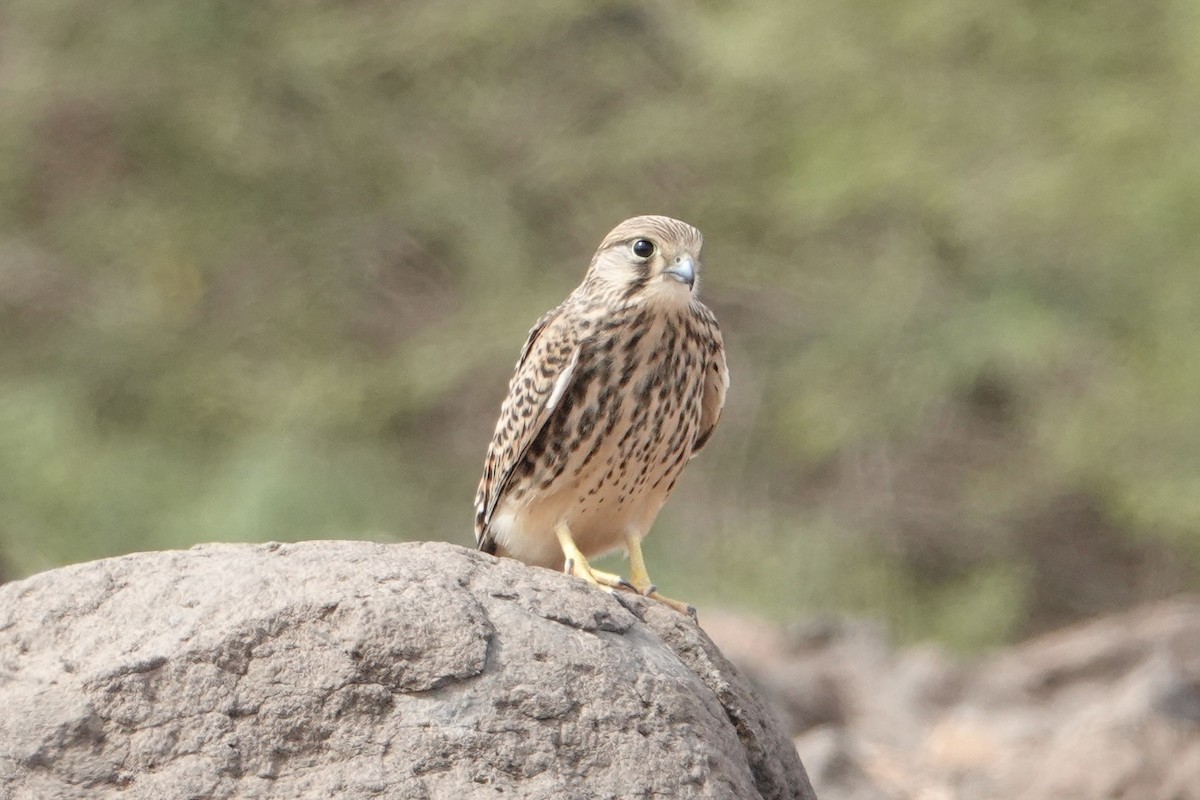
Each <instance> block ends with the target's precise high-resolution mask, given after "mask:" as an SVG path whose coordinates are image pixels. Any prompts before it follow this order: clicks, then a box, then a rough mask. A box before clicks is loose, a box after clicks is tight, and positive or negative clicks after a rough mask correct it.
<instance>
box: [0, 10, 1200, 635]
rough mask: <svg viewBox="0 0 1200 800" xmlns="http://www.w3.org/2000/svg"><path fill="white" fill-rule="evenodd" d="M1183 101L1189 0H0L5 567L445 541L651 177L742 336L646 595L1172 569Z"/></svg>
mask: <svg viewBox="0 0 1200 800" xmlns="http://www.w3.org/2000/svg"><path fill="white" fill-rule="evenodd" d="M1198 98H1200V6H1197V5H1196V4H1195V3H1192V2H1185V1H1184V0H1178V1H1177V2H1171V1H1170V0H1148V2H1143V3H1127V2H1117V1H1116V0H1089V1H1086V2H1071V3H1067V2H1038V3H1034V2H999V1H998V0H983V2H977V3H961V2H955V1H954V0H925V1H923V2H865V1H860V2H844V1H843V0H836V1H835V0H806V1H805V2H800V3H788V2H778V3H774V2H764V1H763V0H758V1H757V2H756V1H753V0H751V1H749V2H739V3H733V2H652V3H634V2H591V1H590V0H589V1H588V2H583V1H582V0H580V1H579V2H572V0H553V2H528V3H499V2H482V3H480V2H455V1H453V0H437V1H436V2H434V1H433V0H412V1H410V2H401V3H395V2H382V0H359V2H316V1H315V0H313V1H312V2H297V1H296V0H277V1H276V2H246V0H227V1H224V2H222V1H217V0H188V2H173V3H153V2H136V1H135V0H110V1H109V2H105V3H94V2H84V0H8V2H6V3H4V5H3V6H2V7H0V570H2V571H3V572H4V574H5V575H6V576H7V577H9V578H13V577H19V576H22V575H25V574H29V573H31V572H33V571H36V570H41V569H46V568H50V567H53V566H56V565H59V564H64V563H69V562H73V561H79V560H84V559H90V558H96V557H101V556H107V555H112V554H118V553H125V552H130V551H135V550H145V549H157V548H169V547H185V546H188V545H190V544H192V543H195V542H199V541H210V540H267V539H312V538H327V537H340V538H371V539H377V540H382V541H388V540H393V539H448V540H450V541H455V542H460V543H463V544H468V543H470V542H472V535H471V502H472V496H473V493H474V488H475V484H476V481H477V480H478V474H479V470H480V466H481V463H482V456H483V451H484V448H485V446H486V444H487V440H488V438H489V436H490V432H491V427H492V425H493V422H494V419H495V414H496V411H497V410H498V407H499V402H500V400H501V398H502V396H503V394H504V390H505V383H506V381H507V379H508V375H509V374H510V371H511V368H512V363H513V361H514V359H515V357H516V354H517V351H518V349H519V347H520V345H521V343H522V341H523V340H524V335H525V332H526V331H527V330H528V328H529V326H530V324H531V323H532V322H533V320H534V319H536V318H537V316H538V315H539V314H540V313H541V312H542V311H544V310H545V309H547V308H549V307H551V306H553V305H555V304H556V303H557V302H558V301H559V300H561V299H562V297H563V296H565V295H566V293H567V292H569V291H570V290H571V288H573V286H574V285H575V284H576V283H577V282H578V280H579V278H580V277H581V275H582V273H583V270H584V268H585V267H586V264H587V260H588V258H589V257H590V255H591V252H592V251H593V249H594V248H595V246H596V244H597V243H598V242H599V240H600V239H601V237H602V236H603V235H604V234H605V233H606V232H607V231H608V229H609V228H611V227H612V226H613V225H614V224H616V223H617V222H619V221H620V220H621V219H623V218H625V217H627V216H632V215H634V214H641V213H663V214H669V215H672V216H676V217H680V218H682V219H685V220H687V221H689V222H692V223H694V224H695V225H697V226H698V227H700V228H701V229H702V230H703V231H704V233H705V235H706V245H705V250H704V253H705V267H706V271H705V274H704V282H703V287H702V289H703V295H704V297H705V299H706V301H707V302H709V304H710V305H711V306H712V307H713V308H714V310H715V311H716V312H717V314H718V317H719V318H720V320H721V323H722V326H723V329H724V330H725V336H726V342H727V345H728V350H729V361H730V368H731V371H732V375H733V387H732V389H731V392H730V397H729V404H728V406H727V409H726V417H725V420H724V422H723V424H722V425H721V427H720V428H719V429H718V431H717V433H716V435H715V437H714V439H713V441H712V443H711V445H710V446H709V448H708V449H707V450H706V452H705V453H704V455H703V456H702V457H701V458H699V459H697V460H696V461H695V462H693V464H692V466H691V468H690V469H689V471H688V473H687V474H686V476H685V479H684V480H683V481H682V483H681V486H680V488H679V490H678V491H677V493H676V495H675V496H674V497H673V498H672V501H671V502H670V503H669V504H668V506H667V509H666V510H665V511H664V513H663V515H662V516H661V517H660V519H659V523H658V525H657V527H656V530H655V533H654V534H653V535H652V536H651V537H650V539H649V540H648V541H647V545H648V548H649V553H648V557H649V559H650V566H651V573H652V574H653V575H654V577H655V578H656V580H657V582H658V583H659V584H660V585H661V586H662V587H663V588H664V591H666V592H667V593H669V594H672V595H675V596H679V597H685V598H687V599H690V600H692V601H693V602H695V603H697V604H698V605H700V606H701V608H702V609H703V608H704V607H706V606H708V607H716V606H722V607H741V608H747V609H750V610H755V611H758V612H760V613H764V614H768V615H771V616H773V617H776V618H779V619H792V618H795V617H797V616H798V615H800V614H802V613H809V612H812V611H815V610H829V611H846V612H851V613H865V614H870V615H874V616H877V617H880V618H882V619H884V620H886V621H887V622H888V623H889V624H891V625H892V627H893V629H894V630H895V631H896V632H897V634H898V635H899V636H901V637H902V638H907V639H912V638H920V637H926V636H933V637H937V638H940V639H942V640H944V641H948V642H951V643H954V644H956V645H958V646H962V647H968V648H970V647H979V646H986V645H989V644H993V643H996V642H1000V641H1004V640H1008V639H1012V638H1015V637H1019V636H1022V635H1025V634H1028V633H1031V632H1034V631H1038V630H1042V629H1045V628H1047V627H1049V626H1053V625H1058V624H1061V623H1064V622H1067V621H1070V620H1072V619H1076V618H1079V617H1081V616H1086V615H1089V614H1093V613H1097V612H1100V611H1104V610H1107V609H1111V608H1117V607H1121V606H1124V605H1128V604H1130V603H1133V602H1136V601H1138V600H1141V599H1144V598H1148V597H1154V596H1159V595H1163V594H1167V593H1170V592H1174V591H1178V590H1181V589H1189V588H1190V589H1195V588H1197V586H1198V584H1200V578H1198V576H1200V277H1198V271H1200V264H1198V263H1197V261H1198V259H1197V254H1198V252H1200V224H1198V222H1200V100H1198ZM610 563H612V564H614V565H617V566H619V563H618V562H610Z"/></svg>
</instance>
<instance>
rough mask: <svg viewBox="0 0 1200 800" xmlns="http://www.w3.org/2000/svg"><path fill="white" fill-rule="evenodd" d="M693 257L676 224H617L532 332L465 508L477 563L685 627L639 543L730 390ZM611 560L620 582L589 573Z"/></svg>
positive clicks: (695, 240)
mask: <svg viewBox="0 0 1200 800" xmlns="http://www.w3.org/2000/svg"><path fill="white" fill-rule="evenodd" d="M702 243H703V237H702V236H701V235H700V231H698V230H696V229H695V228H693V227H692V226H691V225H688V224H687V223H684V222H680V221H679V220H676V219H671V218H669V217H660V216H644V217H634V218H632V219H627V220H625V221H624V222H622V223H621V224H620V225H618V226H617V227H616V228H614V229H613V230H612V232H610V233H609V234H608V236H606V237H604V241H603V242H601V244H600V248H599V249H598V250H597V251H596V254H595V255H594V256H593V257H592V262H591V265H590V266H589V267H588V270H587V273H586V274H585V275H584V278H583V282H582V283H581V284H580V285H579V287H578V288H577V289H575V291H574V292H572V293H571V294H570V296H569V297H567V299H566V300H565V301H563V303H562V304H561V305H560V306H558V308H555V309H554V310H553V311H550V312H549V313H547V314H545V315H544V316H543V317H542V318H541V319H539V320H538V321H537V323H535V324H534V326H533V329H532V330H530V332H529V338H528V340H526V342H525V346H524V347H523V348H522V349H521V355H520V358H519V359H518V360H517V366H516V371H515V372H514V374H513V377H512V381H511V382H510V383H509V387H508V397H507V398H505V400H504V403H503V405H502V406H501V407H500V419H499V420H498V421H497V423H496V430H495V433H494V434H493V436H492V442H491V444H490V445H489V447H488V451H487V457H486V459H485V460H484V467H483V478H482V479H481V480H480V482H479V491H478V493H477V494H476V497H475V539H476V542H477V543H478V545H479V549H480V550H483V551H485V552H487V553H493V554H496V555H503V556H510V557H512V558H516V559H518V560H520V561H524V562H525V563H527V564H534V565H538V566H543V567H554V568H563V569H564V570H565V571H566V572H568V573H570V574H572V575H576V576H578V577H580V578H583V579H585V580H587V581H589V582H590V583H593V584H595V585H598V586H601V587H606V588H608V589H609V590H612V589H624V590H635V591H637V592H639V593H641V594H643V595H646V596H649V597H652V598H654V599H656V600H659V601H661V602H663V603H666V604H667V605H669V606H671V607H673V608H675V609H677V610H679V611H682V612H685V613H690V614H694V613H695V611H694V609H692V608H691V606H688V605H686V604H684V603H680V602H679V601H676V600H672V599H670V598H668V597H664V596H662V595H660V594H659V593H658V591H657V589H656V587H655V586H654V584H653V583H652V582H651V581H650V576H649V575H648V574H647V572H646V565H645V562H644V560H643V558H642V549H641V541H642V538H643V537H644V536H645V535H646V534H647V533H648V532H649V531H650V526H651V525H652V524H653V523H654V518H655V517H657V516H658V512H659V510H660V509H661V508H662V506H663V503H664V502H666V499H667V496H668V495H669V494H670V493H671V490H672V489H673V488H675V481H676V480H677V479H678V478H679V474H680V473H681V472H682V471H683V468H684V466H685V465H686V464H687V462H688V460H689V459H691V458H692V457H693V456H695V455H696V454H697V453H698V452H700V450H701V448H703V447H704V445H705V443H707V442H708V439H709V437H710V436H711V435H712V432H713V429H714V428H715V427H716V425H717V420H718V419H719V418H720V416H721V408H722V407H723V406H724V404H725V391H726V389H727V388H728V386H729V371H728V369H727V368H726V365H725V348H724V345H723V343H722V339H721V331H720V329H719V328H718V327H717V320H716V317H714V316H713V313H712V311H710V310H709V309H708V307H707V306H705V305H704V304H703V303H701V302H700V301H699V300H698V299H697V297H696V282H697V275H698V272H699V270H700V247H701V244H702ZM622 547H623V548H625V549H626V550H627V552H628V554H629V571H630V576H629V580H625V579H624V578H621V577H620V576H617V575H613V574H610V573H607V572H602V571H600V570H597V569H595V568H593V567H591V566H590V565H589V563H588V559H589V558H594V557H596V556H598V555H601V554H603V553H605V552H608V551H610V550H614V549H617V548H622Z"/></svg>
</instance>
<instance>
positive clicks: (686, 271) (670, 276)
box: [587, 217, 704, 304]
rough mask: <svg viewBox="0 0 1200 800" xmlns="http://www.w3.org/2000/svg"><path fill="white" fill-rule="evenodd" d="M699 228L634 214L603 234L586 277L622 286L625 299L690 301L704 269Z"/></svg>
mask: <svg viewBox="0 0 1200 800" xmlns="http://www.w3.org/2000/svg"><path fill="white" fill-rule="evenodd" d="M703 244H704V237H703V236H701V234H700V231H698V230H696V229H695V228H693V227H692V226H691V225H688V224H687V223H686V222H680V221H679V220H677V219H671V218H670V217H634V218H633V219H627V220H625V221H624V222H622V223H621V224H620V225H618V226H617V227H616V228H614V229H613V230H612V232H610V233H609V234H608V236H606V237H605V238H604V241H603V242H602V243H601V244H600V249H599V250H597V251H596V255H595V257H593V258H592V265H591V267H590V268H589V269H588V275H587V277H588V279H590V280H594V281H599V282H602V283H604V284H606V285H608V286H611V287H613V288H617V289H619V290H621V292H622V296H623V297H624V299H633V298H634V297H636V296H638V295H642V296H643V297H644V298H646V299H651V300H655V301H659V302H664V303H679V304H687V303H689V302H691V298H692V295H693V294H694V293H695V291H696V285H697V281H698V278H699V272H700V248H701V247H702V246H703Z"/></svg>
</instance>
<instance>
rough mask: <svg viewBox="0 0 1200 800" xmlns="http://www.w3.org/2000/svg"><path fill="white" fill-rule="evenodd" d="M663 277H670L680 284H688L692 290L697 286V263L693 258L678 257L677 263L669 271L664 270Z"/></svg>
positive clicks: (676, 258)
mask: <svg viewBox="0 0 1200 800" xmlns="http://www.w3.org/2000/svg"><path fill="white" fill-rule="evenodd" d="M663 275H670V276H671V277H672V278H674V279H675V280H677V281H679V282H680V283H686V284H687V286H688V288H689V289H691V288H692V287H693V286H695V285H696V262H695V261H693V260H692V257H691V256H686V255H685V256H676V257H675V263H674V264H672V265H671V267H670V268H669V269H664V270H663Z"/></svg>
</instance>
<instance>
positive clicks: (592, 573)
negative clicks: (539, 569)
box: [554, 524, 633, 592]
mask: <svg viewBox="0 0 1200 800" xmlns="http://www.w3.org/2000/svg"><path fill="white" fill-rule="evenodd" d="M554 533H555V534H557V536H558V543H559V545H561V546H562V551H563V558H564V559H565V561H564V562H563V572H565V573H567V574H568V575H574V576H575V577H576V578H583V579H584V580H585V581H587V582H588V583H590V584H592V585H593V586H599V587H600V588H601V589H604V590H605V591H609V592H611V591H612V590H613V589H625V590H632V589H633V585H632V584H631V583H630V582H629V581H627V580H625V579H624V578H622V577H621V576H620V575H614V574H613V573H611V572H605V571H603V570H599V569H595V568H594V567H592V565H591V564H589V563H588V560H587V558H586V557H584V555H583V553H582V552H580V550H579V547H578V546H577V545H576V544H575V540H574V539H573V538H571V529H570V528H568V527H567V526H566V525H565V524H560V525H559V526H558V527H557V528H555V529H554Z"/></svg>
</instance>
